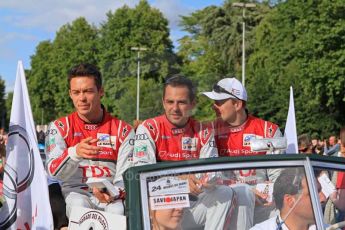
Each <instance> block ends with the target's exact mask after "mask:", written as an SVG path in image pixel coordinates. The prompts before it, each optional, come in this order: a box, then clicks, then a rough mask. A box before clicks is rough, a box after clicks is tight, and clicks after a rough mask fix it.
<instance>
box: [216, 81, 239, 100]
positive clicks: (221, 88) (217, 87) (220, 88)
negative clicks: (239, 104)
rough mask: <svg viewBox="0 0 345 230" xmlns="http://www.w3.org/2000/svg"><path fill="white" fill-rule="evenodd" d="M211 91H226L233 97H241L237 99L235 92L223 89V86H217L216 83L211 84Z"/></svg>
mask: <svg viewBox="0 0 345 230" xmlns="http://www.w3.org/2000/svg"><path fill="white" fill-rule="evenodd" d="M213 91H214V92H216V93H226V94H229V95H231V96H233V97H235V98H236V99H238V100H241V99H239V98H238V97H237V96H236V95H235V94H233V93H230V92H229V91H227V90H226V89H224V88H223V87H221V86H219V85H218V84H214V85H213Z"/></svg>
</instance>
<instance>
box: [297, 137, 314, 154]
mask: <svg viewBox="0 0 345 230" xmlns="http://www.w3.org/2000/svg"><path fill="white" fill-rule="evenodd" d="M297 142H298V152H299V153H305V154H312V153H313V146H312V143H311V141H310V138H309V135H308V134H301V135H299V136H298V137H297Z"/></svg>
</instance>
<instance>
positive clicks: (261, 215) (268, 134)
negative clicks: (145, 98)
mask: <svg viewBox="0 0 345 230" xmlns="http://www.w3.org/2000/svg"><path fill="white" fill-rule="evenodd" d="M203 94H204V95H206V96H207V97H209V98H210V99H213V100H214V109H215V111H216V113H217V116H218V119H217V121H216V122H215V129H216V130H215V135H216V136H215V139H216V144H217V148H218V152H219V156H251V155H265V154H268V153H270V152H254V151H252V150H251V148H250V141H251V140H252V139H254V138H274V137H281V136H282V133H281V132H280V130H279V127H278V126H277V125H276V124H273V123H271V122H269V121H265V120H262V119H259V118H257V117H254V116H252V115H249V114H248V110H247V109H246V103H247V99H248V98H247V91H246V89H245V88H244V87H243V85H242V84H241V82H240V81H238V80H237V79H236V78H224V79H222V80H220V81H219V82H218V83H217V84H215V85H214V86H213V90H212V91H211V92H204V93H203ZM275 153H279V151H275ZM278 175H279V170H255V169H251V170H236V171H234V172H232V176H231V178H229V181H231V183H230V184H234V183H235V184H236V185H232V187H233V186H238V188H237V189H235V191H236V190H241V191H238V192H237V193H239V194H248V195H246V197H243V195H242V198H243V199H242V200H243V202H242V203H243V206H244V208H245V210H246V211H245V212H248V214H246V215H247V217H250V218H251V219H250V220H249V223H248V225H249V226H250V225H252V224H253V222H254V219H255V222H257V221H261V220H262V219H265V218H267V215H269V213H265V212H264V211H263V210H262V209H261V208H260V207H259V208H258V207H256V208H255V217H253V215H252V214H251V213H252V212H253V208H254V206H255V203H254V199H253V198H252V196H253V194H252V195H250V193H248V189H250V187H255V186H256V184H258V183H265V182H266V181H271V182H274V181H275V179H276V178H277V177H278ZM250 190H252V189H250ZM243 191H245V192H243ZM239 198H241V196H239ZM258 201H259V202H262V201H263V202H264V203H265V201H264V200H262V199H260V193H258V192H256V202H258ZM239 203H241V201H239ZM266 205H267V204H266ZM265 210H267V208H265ZM248 225H247V226H248Z"/></svg>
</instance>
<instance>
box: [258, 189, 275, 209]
mask: <svg viewBox="0 0 345 230" xmlns="http://www.w3.org/2000/svg"><path fill="white" fill-rule="evenodd" d="M253 192H254V194H255V203H256V204H257V205H259V206H271V205H273V202H268V201H267V198H268V194H267V193H262V192H259V191H258V190H257V189H255V188H254V189H253Z"/></svg>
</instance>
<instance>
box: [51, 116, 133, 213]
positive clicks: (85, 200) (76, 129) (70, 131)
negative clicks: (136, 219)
mask: <svg viewBox="0 0 345 230" xmlns="http://www.w3.org/2000/svg"><path fill="white" fill-rule="evenodd" d="M87 137H93V138H94V139H98V141H97V143H94V145H97V146H100V147H102V149H101V150H100V152H99V154H97V155H95V157H94V158H92V159H84V158H81V157H79V156H78V155H77V153H76V146H77V145H78V143H79V142H80V141H81V140H82V139H85V138H87ZM133 145H134V131H133V130H132V128H131V126H129V125H128V124H127V123H125V122H124V121H121V120H118V119H117V118H115V117H112V116H111V115H110V114H109V113H107V112H106V111H105V110H104V114H103V120H102V122H101V123H99V124H89V123H85V122H84V121H83V120H81V119H80V118H79V116H78V114H77V113H76V112H74V113H72V114H70V115H68V116H67V117H63V118H60V119H57V120H55V121H54V122H52V123H50V125H49V128H48V131H47V135H46V148H45V152H46V154H47V157H48V159H47V165H46V168H47V172H48V174H49V176H52V177H53V178H54V177H55V178H56V179H58V180H60V181H61V187H62V192H63V195H64V197H65V200H66V214H67V216H68V217H69V215H70V212H71V208H72V206H83V207H86V208H93V209H99V210H104V211H108V212H112V213H116V214H121V215H123V213H124V206H123V202H122V199H124V185H123V180H122V173H123V172H124V170H126V169H127V168H128V167H129V166H130V163H131V162H130V161H129V157H130V156H131V155H132V154H133ZM88 178H105V179H107V180H109V181H110V182H111V183H113V184H114V185H115V186H117V187H118V188H119V193H120V195H119V197H116V198H117V199H116V200H115V202H113V203H110V204H106V203H100V202H99V200H98V199H97V198H96V197H95V196H93V194H92V191H91V189H90V188H88V186H87V185H86V184H85V182H86V181H87V179H88Z"/></svg>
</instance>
